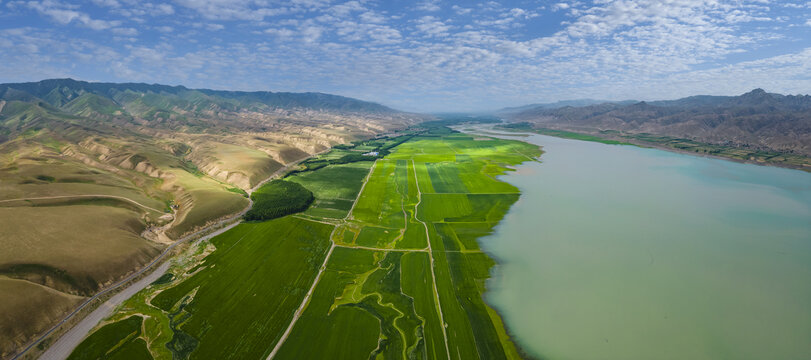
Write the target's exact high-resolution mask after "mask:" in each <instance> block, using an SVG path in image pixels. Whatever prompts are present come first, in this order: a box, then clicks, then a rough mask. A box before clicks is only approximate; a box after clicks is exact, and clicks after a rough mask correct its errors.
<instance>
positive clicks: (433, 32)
mask: <svg viewBox="0 0 811 360" xmlns="http://www.w3.org/2000/svg"><path fill="white" fill-rule="evenodd" d="M415 22H416V23H417V25H416V27H417V30H418V31H419V32H421V33H423V34H426V35H428V36H437V37H442V36H447V35H448V30H450V28H451V27H450V26H448V25H446V24H445V23H444V22H442V21H440V20H439V18H437V17H435V16H423V17H421V18H419V19H417V20H416V21H415Z"/></svg>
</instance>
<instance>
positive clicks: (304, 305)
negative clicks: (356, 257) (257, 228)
mask: <svg viewBox="0 0 811 360" xmlns="http://www.w3.org/2000/svg"><path fill="white" fill-rule="evenodd" d="M377 161H378V160H375V162H374V163H373V164H372V167H370V168H369V173H368V174H366V178H365V179H364V180H363V185H361V187H360V190H358V195H357V196H355V201H354V202H353V203H352V207H351V208H350V209H349V212H348V213H347V214H346V217H344V218H343V219H342V220H341V221H342V222H343V223H346V220H347V219H351V217H352V211H353V210H355V205H356V204H357V203H358V200H359V199H360V195H361V194H363V189H365V188H366V184H367V183H368V182H369V179H371V178H372V173H373V172H374V170H375V166H377ZM341 225H343V224H339V225H334V226H335V227H334V228H333V229H332V232H331V233H330V234H329V242H330V247H329V251H327V256H325V257H324V263H323V264H321V268H320V269H319V270H318V275H316V276H315V280H314V281H313V285H312V286H310V290H309V291H308V292H307V295H305V296H304V300H302V301H301V305H299V308H298V309H297V310H296V312H295V313H293V319H292V320H291V321H290V324H289V325H288V326H287V329H286V330H285V331H284V334H282V337H281V338H280V339H279V341H277V342H276V345H274V347H273V350H271V352H270V354H268V356H267V358H266V360H271V359H273V357H274V356H276V354H277V353H278V352H279V350H281V348H282V345H284V342H285V340H287V337H288V336H290V333H291V332H293V327H295V325H296V322H297V321H298V319H299V317H301V314H302V313H304V310H306V309H307V305H308V304H309V303H310V298H311V297H312V294H313V292H315V287H316V285H318V282H319V280H321V275H322V274H323V273H324V270H326V269H327V262H329V257H330V255H332V250H334V249H335V247H336V246H337V245H336V244H335V241H333V240H332V236H333V235H335V232H336V231H338V227H340V226H341Z"/></svg>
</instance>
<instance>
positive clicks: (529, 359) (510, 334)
mask: <svg viewBox="0 0 811 360" xmlns="http://www.w3.org/2000/svg"><path fill="white" fill-rule="evenodd" d="M451 128H452V129H454V130H457V131H460V132H462V133H465V134H470V135H479V136H489V137H496V136H513V137H517V136H522V135H518V134H515V135H513V134H498V133H494V132H488V131H486V130H483V129H481V128H475V127H474V128H472V129H469V130H465V129H463V128H461V127H451ZM526 136H528V135H523V136H522V137H526ZM512 140H517V141H521V140H520V139H512ZM527 143H528V144H531V143H529V142H527ZM532 145H534V144H532ZM538 148H540V150H541V153H540V155H538V156H537V157H535V158H532V159H527V160H526V161H524V162H522V163H520V164H518V165H515V166H514V167H513V168H512V169H511V170H512V171H509V172H507V173H505V174H503V175H499V176H498V177H496V180H498V181H503V182H505V183H508V184H510V185H513V184H511V183H510V182H509V181H505V180H504V177H507V176H509V175H516V174H518V173H519V171H520V169H519V167H521V166H526V165H529V164H532V163H542V161H541V157H542V156H543V154H544V153H545V151H544V150H543V147H542V146H540V145H538ZM513 186H515V185H513ZM522 199H523V192H521V191H520V189H519V192H518V200H516V202H515V203H513V204H511V205H510V207H509V209H508V210H507V212H506V213H505V214H504V216H505V217H506V216H507V214H509V212H510V210H512V208H513V207H514V206H515V205H516V204H518V202H519V201H521V200H522ZM503 220H504V218H503V217H502V219H501V220H499V221H498V222H497V223H496V224H495V225H494V226H493V232H492V233H491V234H489V235H486V236H483V237H480V238H478V239H476V242H477V243H478V244H479V249H480V250H481V251H482V252H483V253H484V254H486V255H487V257H489V258H491V259H493V262H494V263H495V264H494V265H493V266H492V267H491V268H490V270H489V277H488V278H487V280H486V281H485V291H484V292H483V293H482V301H483V302H484V304H485V305H487V307H488V308H489V310H490V311H492V312H493V313H494V314H495V315H496V316H497V317H498V319H497V320H498V322H500V323H501V327H502V328H503V329H504V333H505V335H506V336H507V339H508V340H509V341H510V342H511V343H512V344H513V346H514V347H515V351H516V352H517V353H518V356H520V357H521V359H525V360H545V358H544V357H542V356H538V355H535V354H532V353H531V352H530V351H528V350H527V348H526V346H523V344H521V342H520V341H518V337H517V336H516V335H515V331H513V330H512V328H511V327H510V326H509V324H508V323H507V321H506V318H505V317H504V315H503V314H502V312H503V311H502V310H500V309H498V308H497V307H496V306H494V305H493V304H492V303H491V302H490V301H489V300H488V293H490V292H491V290H492V289H491V286H489V284H488V283H490V282H491V281H495V280H496V276H495V275H496V272H497V271H498V268H500V267H501V266H503V264H502V263H503V262H504V260H503V259H500V258H499V257H498V256H496V255H495V254H493V253H492V252H491V251H490V250H489V249H487V248H486V247H485V246H482V244H483V243H482V241H483V240H484V239H486V238H487V237H490V236H493V234H495V233H496V232H497V231H498V230H497V228H498V227H499V226H501V224H502V221H503Z"/></svg>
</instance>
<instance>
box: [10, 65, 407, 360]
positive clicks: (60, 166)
mask: <svg viewBox="0 0 811 360" xmlns="http://www.w3.org/2000/svg"><path fill="white" fill-rule="evenodd" d="M0 99H2V100H0V102H1V103H2V106H1V107H2V110H0V138H2V139H0V140H4V141H3V142H2V143H0V213H1V214H2V216H0V243H2V245H3V247H4V248H5V249H6V251H4V252H3V254H2V255H1V256H0V293H3V294H4V295H3V297H2V299H0V303H2V305H3V306H2V309H3V310H0V318H2V319H4V320H3V321H2V322H0V356H2V357H6V356H11V355H13V354H15V353H16V351H19V350H20V349H23V348H25V347H26V344H29V343H30V342H31V341H33V340H34V339H36V338H38V337H39V334H42V333H44V332H46V331H48V330H49V329H50V328H51V327H52V326H54V325H56V324H58V323H59V322H60V320H61V319H62V318H63V317H64V316H66V315H67V314H69V313H71V311H72V310H73V309H74V308H75V307H76V306H78V305H79V304H81V303H83V302H84V301H85V300H86V299H88V298H90V297H91V296H93V295H94V294H96V293H98V292H99V291H102V290H103V289H107V288H108V287H110V286H111V285H113V284H115V283H117V282H118V281H120V280H122V279H125V278H129V277H130V276H132V275H133V274H137V273H139V271H140V270H141V269H143V268H144V266H145V265H146V264H148V263H150V262H151V261H152V260H153V259H155V258H156V257H157V256H158V255H159V254H161V253H163V252H165V251H166V250H167V249H168V248H169V247H170V246H172V244H175V242H176V241H177V240H179V239H183V238H185V237H187V236H188V235H190V234H195V233H197V232H198V231H199V230H202V229H206V228H208V227H210V226H212V225H217V224H219V223H220V221H221V220H223V219H229V218H231V217H232V216H234V215H235V214H240V213H241V212H242V211H243V210H245V209H246V208H247V206H248V205H249V201H248V199H247V198H246V197H247V196H248V193H249V192H251V190H252V189H253V188H254V187H256V186H257V185H259V184H260V182H262V181H263V180H264V179H267V178H269V177H272V176H274V175H276V174H281V173H283V172H284V171H286V170H289V169H290V168H291V167H293V166H295V164H297V163H298V162H300V161H302V160H305V159H307V158H309V157H311V156H313V155H315V154H318V153H321V152H324V151H325V150H327V149H329V148H330V147H331V146H333V145H336V144H339V143H345V142H349V141H352V140H358V139H365V138H369V137H373V136H375V135H376V134H379V133H382V132H385V131H390V130H394V129H398V128H403V127H405V126H408V125H409V124H412V123H414V122H417V121H420V119H421V116H418V115H414V114H407V113H401V112H397V111H394V110H391V109H388V108H385V107H383V106H380V105H377V104H373V103H366V102H361V101H358V100H354V99H348V98H342V97H337V96H332V95H326V94H314V93H310V94H290V93H269V92H262V93H239V92H211V91H207V90H189V89H185V88H182V87H167V86H162V85H146V84H103V83H87V82H81V81H74V80H70V79H64V80H46V81H42V82H38V83H20V84H0ZM33 309H37V311H33Z"/></svg>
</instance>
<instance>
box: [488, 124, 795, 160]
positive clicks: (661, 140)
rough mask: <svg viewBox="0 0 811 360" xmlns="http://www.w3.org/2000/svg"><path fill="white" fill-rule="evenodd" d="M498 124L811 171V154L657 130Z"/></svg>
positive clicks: (553, 133) (508, 127)
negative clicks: (747, 146)
mask: <svg viewBox="0 0 811 360" xmlns="http://www.w3.org/2000/svg"><path fill="white" fill-rule="evenodd" d="M495 128H497V129H500V130H505V131H515V132H531V133H536V134H541V135H548V136H555V137H560V138H564V139H572V140H583V141H593V142H599V143H603V144H608V145H633V146H640V147H649V148H655V149H660V150H667V151H672V152H677V153H682V154H688V155H694V156H702V157H708V158H715V159H723V160H730V161H735V162H740V163H744V164H753V165H764V166H776V167H782V168H788V169H796V170H802V171H806V172H811V158H809V157H806V156H802V155H797V154H789V153H778V152H771V151H762V150H749V149H744V148H739V147H734V146H726V145H718V144H708V143H702V142H697V141H694V140H690V139H681V138H675V137H669V136H660V135H653V134H631V133H622V132H619V131H613V130H606V131H599V132H594V131H589V132H574V131H568V130H561V129H548V128H532V127H528V126H524V125H523V124H521V123H518V124H506V125H501V126H496V127H495Z"/></svg>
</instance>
